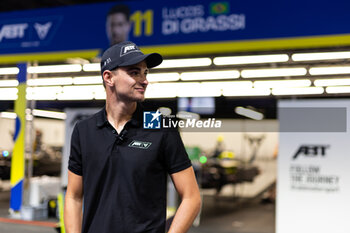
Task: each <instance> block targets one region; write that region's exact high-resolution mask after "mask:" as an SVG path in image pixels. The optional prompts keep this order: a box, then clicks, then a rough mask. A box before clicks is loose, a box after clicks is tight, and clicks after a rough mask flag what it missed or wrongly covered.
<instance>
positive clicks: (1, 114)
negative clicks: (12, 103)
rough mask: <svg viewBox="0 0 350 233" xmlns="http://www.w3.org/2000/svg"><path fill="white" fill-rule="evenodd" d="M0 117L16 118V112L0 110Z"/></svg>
mask: <svg viewBox="0 0 350 233" xmlns="http://www.w3.org/2000/svg"><path fill="white" fill-rule="evenodd" d="M0 117H1V118H7V119H16V117H17V114H16V113H15V112H0Z"/></svg>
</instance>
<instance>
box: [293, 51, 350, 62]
mask: <svg viewBox="0 0 350 233" xmlns="http://www.w3.org/2000/svg"><path fill="white" fill-rule="evenodd" d="M348 58H350V52H344V51H343V52H325V53H295V54H293V55H292V60H293V61H319V60H333V59H348Z"/></svg>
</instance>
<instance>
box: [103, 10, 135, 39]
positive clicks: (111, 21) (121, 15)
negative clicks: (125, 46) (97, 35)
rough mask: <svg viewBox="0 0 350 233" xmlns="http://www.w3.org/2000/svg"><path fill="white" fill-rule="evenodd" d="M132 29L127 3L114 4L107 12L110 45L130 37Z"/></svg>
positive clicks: (107, 30)
mask: <svg viewBox="0 0 350 233" xmlns="http://www.w3.org/2000/svg"><path fill="white" fill-rule="evenodd" d="M130 29H131V22H130V9H129V7H128V6H126V5H121V4H118V5H114V6H113V7H111V8H110V9H109V11H108V13H107V17H106V32H107V37H108V40H109V45H110V46H112V45H114V44H118V43H120V42H123V41H127V40H128V39H129V32H130Z"/></svg>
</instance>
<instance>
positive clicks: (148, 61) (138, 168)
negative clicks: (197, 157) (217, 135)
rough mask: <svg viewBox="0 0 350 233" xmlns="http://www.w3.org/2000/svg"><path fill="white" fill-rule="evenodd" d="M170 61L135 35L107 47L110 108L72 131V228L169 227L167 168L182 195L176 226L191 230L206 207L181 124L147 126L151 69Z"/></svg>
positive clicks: (154, 231) (127, 230)
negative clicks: (149, 50)
mask: <svg viewBox="0 0 350 233" xmlns="http://www.w3.org/2000/svg"><path fill="white" fill-rule="evenodd" d="M162 60H163V59H162V57H161V55H160V54H157V53H152V54H147V55H144V54H143V53H142V52H141V51H140V50H139V49H138V47H137V46H136V45H135V44H134V43H132V42H122V43H119V44H116V45H114V46H112V47H110V48H109V49H107V50H106V51H105V53H104V54H103V56H102V60H101V73H102V77H103V82H104V86H105V88H106V105H105V108H104V109H103V110H102V111H100V112H98V113H97V114H95V115H94V116H92V117H91V118H89V119H86V120H83V121H81V122H79V123H78V124H77V125H76V126H75V128H74V131H73V134H72V141H71V155H70V158H69V166H68V169H69V171H68V187H67V193H66V201H65V213H64V219H65V226H66V232H67V233H80V232H83V233H136V232H140V233H141V232H142V233H146V232H147V233H164V232H165V214H166V188H167V174H170V176H171V179H172V181H173V183H174V185H175V187H176V190H177V192H178V193H179V195H180V197H181V199H182V201H181V204H180V206H179V208H178V210H177V213H176V215H175V217H174V220H173V222H172V224H171V227H170V229H169V233H184V232H187V230H188V229H189V228H190V226H191V224H192V222H193V220H194V218H195V217H196V215H197V214H198V212H199V208H200V195H199V190H198V185H197V182H196V179H195V176H194V172H193V169H192V166H191V162H190V161H189V159H188V156H187V154H186V152H185V149H184V145H183V143H182V141H181V138H180V135H179V133H178V131H177V130H168V129H158V130H149V129H143V124H142V123H143V119H142V117H143V111H142V109H141V106H140V104H139V102H141V101H143V100H144V98H145V96H144V95H145V90H146V87H147V84H148V81H147V79H146V76H147V73H148V72H149V68H152V67H155V66H157V65H159V64H160V63H161V62H162ZM83 201H84V205H83ZM82 206H84V211H83V214H82Z"/></svg>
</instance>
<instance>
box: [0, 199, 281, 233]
mask: <svg viewBox="0 0 350 233" xmlns="http://www.w3.org/2000/svg"><path fill="white" fill-rule="evenodd" d="M203 203H204V204H203V207H202V213H201V221H200V225H199V226H198V227H192V228H191V229H190V230H189V233H229V232H230V233H274V232H275V205H274V204H273V203H267V204H262V203H261V201H260V199H253V200H249V201H247V200H245V201H242V200H241V201H237V200H234V199H232V198H227V197H225V198H223V197H220V198H215V197H213V196H204V197H203ZM8 206H9V202H8V200H6V199H2V200H1V201H0V232H1V233H55V232H56V230H55V229H54V228H53V227H48V226H34V225H28V224H23V223H21V224H18V223H8V222H4V219H5V220H6V219H7V218H8ZM57 221H58V220H56V219H49V220H48V221H47V222H49V223H51V225H53V223H55V222H57Z"/></svg>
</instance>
